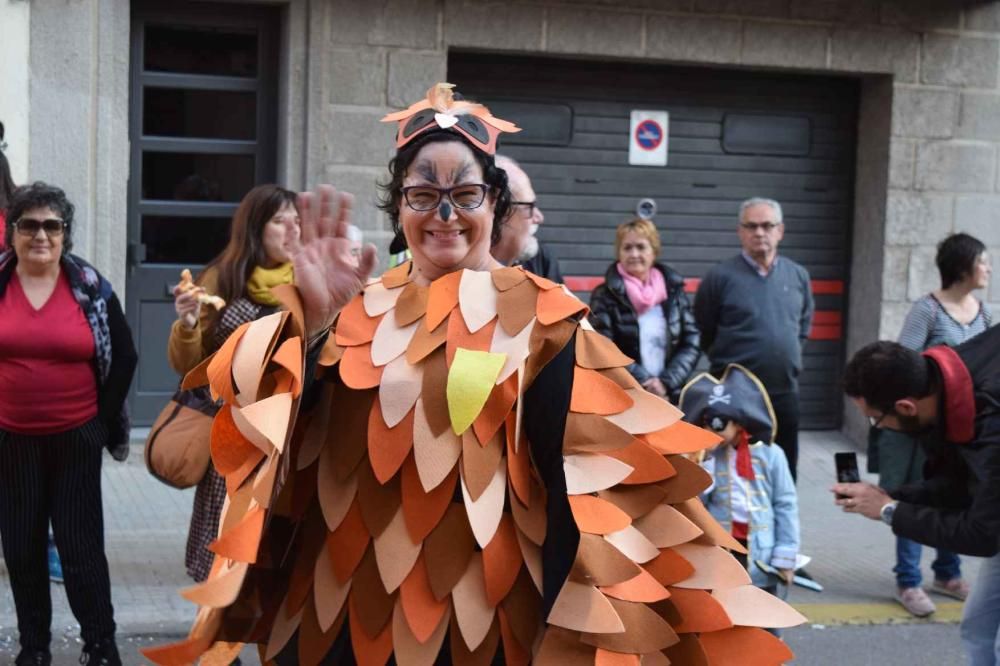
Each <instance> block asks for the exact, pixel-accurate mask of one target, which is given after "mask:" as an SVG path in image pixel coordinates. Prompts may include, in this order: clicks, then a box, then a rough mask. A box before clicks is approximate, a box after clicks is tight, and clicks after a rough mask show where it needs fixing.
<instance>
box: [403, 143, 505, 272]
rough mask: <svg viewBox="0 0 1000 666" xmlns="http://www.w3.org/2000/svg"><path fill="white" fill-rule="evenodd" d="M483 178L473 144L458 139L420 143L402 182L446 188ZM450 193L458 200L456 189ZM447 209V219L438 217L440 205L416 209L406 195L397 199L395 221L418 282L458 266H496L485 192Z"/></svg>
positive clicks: (490, 206)
mask: <svg viewBox="0 0 1000 666" xmlns="http://www.w3.org/2000/svg"><path fill="white" fill-rule="evenodd" d="M482 183H483V170H482V167H480V165H479V162H478V161H477V160H476V158H475V156H474V155H473V154H472V149H471V148H469V147H468V146H466V145H465V144H464V143H461V142H458V141H437V142H434V143H429V144H427V145H426V146H424V147H423V148H421V149H420V152H418V153H417V156H416V158H415V159H414V160H413V163H412V164H411V165H410V167H409V169H407V171H406V176H405V177H404V178H403V187H430V188H439V189H450V188H454V187H456V186H459V185H481V184H482ZM473 189H474V188H473ZM454 196H455V198H456V200H457V201H458V202H459V203H461V200H460V198H459V197H460V196H461V195H460V193H459V192H457V191H456V193H455V195H454ZM442 200H443V201H448V199H447V197H444V198H443V199H442ZM449 203H450V202H449ZM448 208H450V214H449V215H448V219H442V217H441V210H442V209H441V208H440V207H435V208H433V209H432V210H427V211H417V210H413V208H411V207H410V206H409V205H408V204H407V202H406V197H403V199H402V200H401V201H400V204H399V224H400V226H401V227H402V229H403V234H404V235H405V236H406V243H407V245H408V246H409V248H410V251H411V252H412V253H413V268H414V274H413V277H414V279H415V280H417V281H418V282H422V283H424V284H429V283H430V282H433V281H434V280H436V279H438V278H439V277H442V276H443V275H446V274H448V273H451V272H453V271H457V270H461V269H463V268H469V269H472V270H489V269H492V268H495V267H496V266H498V265H499V264H498V263H497V262H496V260H495V259H493V257H492V256H491V255H490V245H491V232H492V231H493V198H492V197H491V196H490V195H489V194H487V195H486V197H485V199H484V200H483V203H482V204H481V205H480V206H479V207H477V208H467V209H463V208H458V207H456V206H449V207H448ZM446 212H447V211H446Z"/></svg>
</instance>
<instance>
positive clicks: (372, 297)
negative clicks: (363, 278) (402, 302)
mask: <svg viewBox="0 0 1000 666" xmlns="http://www.w3.org/2000/svg"><path fill="white" fill-rule="evenodd" d="M402 293H403V288H402V287H397V288H396V289H386V288H385V285H384V284H382V283H381V282H374V283H372V284H369V285H368V286H367V287H365V291H364V297H363V298H364V306H365V313H366V314H367V315H368V316H369V317H377V316H379V315H381V314H385V313H386V312H388V311H389V310H391V309H392V307H393V306H394V305H396V301H397V300H399V297H400V295H401V294H402Z"/></svg>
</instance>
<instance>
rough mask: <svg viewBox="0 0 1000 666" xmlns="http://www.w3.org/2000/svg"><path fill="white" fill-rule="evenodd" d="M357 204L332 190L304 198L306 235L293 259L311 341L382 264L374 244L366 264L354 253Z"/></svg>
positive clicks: (368, 248)
mask: <svg viewBox="0 0 1000 666" xmlns="http://www.w3.org/2000/svg"><path fill="white" fill-rule="evenodd" d="M353 204H354V197H353V196H352V195H350V194H348V193H347V192H338V191H337V190H336V189H334V188H333V187H331V186H330V185H320V186H319V187H317V188H316V191H315V192H303V193H302V194H300V195H299V197H298V209H299V217H300V220H301V224H302V233H301V235H300V237H299V239H298V241H297V242H296V243H295V244H294V245H293V246H292V248H291V255H292V263H293V264H294V266H295V285H296V286H297V287H298V290H299V295H300V296H301V298H302V306H303V309H304V311H305V324H306V333H307V335H308V337H309V338H313V337H315V336H316V335H319V334H320V333H322V332H323V331H325V330H326V329H328V328H329V327H330V326H331V325H332V324H333V320H334V319H335V318H336V316H337V313H339V312H340V311H341V310H342V309H343V308H344V306H345V305H347V304H348V303H349V302H350V301H351V299H352V298H354V297H355V296H357V295H358V293H359V292H360V291H361V290H362V289H363V288H364V286H365V283H366V282H367V281H368V277H369V276H370V275H371V273H372V271H373V270H374V269H375V264H376V263H377V259H376V257H375V252H376V251H375V246H374V245H372V244H371V243H369V244H367V245H365V247H364V248H363V249H362V251H361V257H360V259H359V258H358V257H357V256H354V255H352V254H351V241H350V239H349V238H348V236H347V234H348V225H349V224H350V215H351V208H352V206H353Z"/></svg>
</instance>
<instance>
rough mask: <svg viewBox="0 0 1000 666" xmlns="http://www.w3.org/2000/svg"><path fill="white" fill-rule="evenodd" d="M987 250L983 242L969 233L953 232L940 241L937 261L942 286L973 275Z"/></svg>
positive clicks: (945, 287) (944, 287) (944, 286)
mask: <svg viewBox="0 0 1000 666" xmlns="http://www.w3.org/2000/svg"><path fill="white" fill-rule="evenodd" d="M985 251H986V246H985V245H983V242H982V241H981V240H979V239H978V238H976V237H975V236H970V235H969V234H963V233H957V234H951V235H950V236H948V237H947V238H945V239H944V240H943V241H941V242H940V243H938V246H937V257H935V262H936V263H937V267H938V272H939V273H941V288H942V289H947V288H948V287H950V286H951V285H953V284H955V283H956V282H961V281H962V280H964V279H965V278H966V277H968V276H970V275H972V274H973V273H974V272H975V270H976V261H978V260H979V257H980V255H982V253H983V252H985Z"/></svg>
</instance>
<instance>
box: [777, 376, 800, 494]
mask: <svg viewBox="0 0 1000 666" xmlns="http://www.w3.org/2000/svg"><path fill="white" fill-rule="evenodd" d="M771 406H772V407H773V408H774V416H775V418H776V419H777V420H778V436H777V438H776V439H775V443H776V444H777V445H778V446H780V447H781V450H782V451H784V452H785V457H786V458H788V468H789V469H790V470H791V471H792V480H793V481H797V480H798V466H799V394H798V392H797V391H796V392H788V393H772V394H771Z"/></svg>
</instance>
